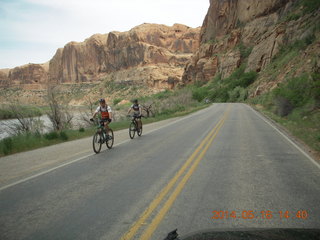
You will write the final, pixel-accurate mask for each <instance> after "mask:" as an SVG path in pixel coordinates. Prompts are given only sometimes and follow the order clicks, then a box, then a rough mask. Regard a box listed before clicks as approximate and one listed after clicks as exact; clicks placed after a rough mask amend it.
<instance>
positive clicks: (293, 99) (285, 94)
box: [274, 75, 312, 107]
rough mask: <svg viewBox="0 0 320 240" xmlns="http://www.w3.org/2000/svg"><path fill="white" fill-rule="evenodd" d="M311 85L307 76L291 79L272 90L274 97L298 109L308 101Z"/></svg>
mask: <svg viewBox="0 0 320 240" xmlns="http://www.w3.org/2000/svg"><path fill="white" fill-rule="evenodd" d="M311 89H312V83H311V82H310V81H309V78H308V76H307V75H303V76H300V77H296V78H292V79H290V80H289V81H288V82H287V83H284V84H281V85H280V86H279V87H278V88H276V89H275V90H274V95H275V97H282V98H284V99H287V100H288V101H289V102H290V104H291V105H292V106H293V107H300V106H303V105H304V104H306V103H307V102H308V101H309V100H310V96H311Z"/></svg>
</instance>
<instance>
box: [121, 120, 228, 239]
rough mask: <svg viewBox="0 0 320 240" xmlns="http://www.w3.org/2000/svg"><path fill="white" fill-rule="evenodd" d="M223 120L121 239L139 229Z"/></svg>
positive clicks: (131, 236)
mask: <svg viewBox="0 0 320 240" xmlns="http://www.w3.org/2000/svg"><path fill="white" fill-rule="evenodd" d="M222 120H223V117H222V118H221V119H220V120H219V122H218V124H217V125H216V126H215V127H214V128H213V129H212V130H211V131H210V133H209V134H208V135H207V136H206V137H205V139H204V140H203V141H202V142H201V143H200V145H199V146H198V147H197V149H196V150H195V151H194V152H193V154H192V155H191V156H190V157H189V158H188V160H187V161H186V162H185V164H184V165H183V166H182V167H181V168H180V170H179V171H178V172H177V173H176V175H175V176H174V177H173V178H172V179H171V180H170V182H169V183H168V184H167V185H166V186H165V187H164V188H163V189H162V190H161V192H160V193H159V194H158V196H157V197H156V198H155V199H154V200H153V201H152V202H151V203H150V205H149V206H148V207H147V209H146V210H145V211H144V212H143V213H142V214H141V216H140V217H139V219H138V220H137V221H136V222H135V223H134V224H133V225H132V226H131V228H130V229H129V230H128V232H126V233H125V234H124V235H123V236H122V237H121V238H120V239H121V240H130V239H132V238H133V237H134V235H135V234H136V232H137V231H138V230H139V229H140V227H141V226H142V225H143V224H144V222H145V220H146V219H147V218H148V217H149V216H150V215H151V213H152V212H153V211H154V210H155V209H156V208H157V206H158V205H159V204H160V202H161V201H162V199H163V198H164V197H165V196H166V195H167V193H168V192H169V191H170V190H171V189H172V187H173V186H174V184H175V183H176V182H177V180H178V179H179V177H180V176H181V175H182V174H183V173H184V172H185V170H186V169H187V168H188V166H189V165H190V164H191V163H192V161H193V160H194V158H195V157H196V156H197V154H198V153H199V152H200V150H201V149H202V148H203V147H204V146H205V144H206V142H207V141H208V139H210V137H211V135H212V134H214V132H215V130H216V129H217V127H218V126H219V124H220V123H221V121H222Z"/></svg>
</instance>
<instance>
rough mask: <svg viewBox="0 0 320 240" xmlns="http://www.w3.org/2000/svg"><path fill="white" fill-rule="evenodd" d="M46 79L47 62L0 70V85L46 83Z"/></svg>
mask: <svg viewBox="0 0 320 240" xmlns="http://www.w3.org/2000/svg"><path fill="white" fill-rule="evenodd" d="M47 81H48V63H45V64H32V63H29V64H26V65H24V66H20V67H15V68H13V69H6V70H1V71H0V86H1V85H2V86H10V85H25V84H46V83H47Z"/></svg>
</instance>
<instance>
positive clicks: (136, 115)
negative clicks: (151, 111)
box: [133, 113, 141, 119]
mask: <svg viewBox="0 0 320 240" xmlns="http://www.w3.org/2000/svg"><path fill="white" fill-rule="evenodd" d="M133 117H134V118H139V119H140V118H141V115H140V113H134V114H133Z"/></svg>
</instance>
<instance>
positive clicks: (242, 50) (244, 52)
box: [239, 43, 252, 58]
mask: <svg viewBox="0 0 320 240" xmlns="http://www.w3.org/2000/svg"><path fill="white" fill-rule="evenodd" d="M239 51H240V56H241V58H247V57H249V55H250V54H251V52H252V47H246V46H244V45H243V43H240V44H239Z"/></svg>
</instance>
